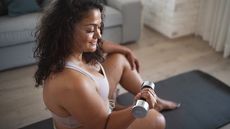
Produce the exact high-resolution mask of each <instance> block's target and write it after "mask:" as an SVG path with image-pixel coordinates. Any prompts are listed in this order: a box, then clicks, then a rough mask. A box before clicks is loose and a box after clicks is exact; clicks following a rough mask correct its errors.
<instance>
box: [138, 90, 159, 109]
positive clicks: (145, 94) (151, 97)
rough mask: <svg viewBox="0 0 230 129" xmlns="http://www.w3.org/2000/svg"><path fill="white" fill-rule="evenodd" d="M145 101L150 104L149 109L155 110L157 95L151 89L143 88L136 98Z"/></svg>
mask: <svg viewBox="0 0 230 129" xmlns="http://www.w3.org/2000/svg"><path fill="white" fill-rule="evenodd" d="M141 98H143V99H145V100H146V102H147V103H148V104H149V109H152V108H154V105H155V104H156V103H157V95H156V93H155V92H154V90H153V89H151V88H143V89H142V90H141V91H140V92H139V93H138V94H137V95H136V96H135V100H138V99H141Z"/></svg>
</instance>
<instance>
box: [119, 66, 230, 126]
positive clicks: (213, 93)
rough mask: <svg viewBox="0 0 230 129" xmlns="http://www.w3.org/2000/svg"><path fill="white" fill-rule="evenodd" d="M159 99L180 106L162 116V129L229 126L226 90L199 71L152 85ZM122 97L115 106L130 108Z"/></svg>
mask: <svg viewBox="0 0 230 129" xmlns="http://www.w3.org/2000/svg"><path fill="white" fill-rule="evenodd" d="M155 91H156V93H157V95H158V96H159V97H161V98H164V99H168V100H173V101H176V102H180V103H181V107H180V108H179V109H177V110H172V111H165V112H162V113H163V115H164V116H165V118H166V129H218V128H220V127H222V126H224V125H226V124H228V123H230V87H229V86H227V85H226V84H224V83H222V82H221V81H219V80H217V79H216V78H214V77H212V76H210V75H208V74H206V73H204V72H202V71H199V70H194V71H190V72H187V73H183V74H180V75H177V76H174V77H171V78H168V79H166V80H163V81H160V82H157V83H156V87H155ZM132 100H133V96H132V95H131V94H130V93H125V94H122V95H120V96H119V97H118V98H117V101H118V103H119V104H122V105H130V104H133V101H132Z"/></svg>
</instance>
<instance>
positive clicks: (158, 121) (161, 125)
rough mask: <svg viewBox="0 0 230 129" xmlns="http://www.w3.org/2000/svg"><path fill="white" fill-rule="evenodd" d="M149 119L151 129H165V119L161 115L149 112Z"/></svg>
mask: <svg viewBox="0 0 230 129" xmlns="http://www.w3.org/2000/svg"><path fill="white" fill-rule="evenodd" d="M149 117H151V118H149V119H152V122H151V123H152V125H150V126H152V128H153V129H165V125H166V122H165V117H164V116H163V115H162V114H161V113H159V112H157V111H156V110H150V111H149Z"/></svg>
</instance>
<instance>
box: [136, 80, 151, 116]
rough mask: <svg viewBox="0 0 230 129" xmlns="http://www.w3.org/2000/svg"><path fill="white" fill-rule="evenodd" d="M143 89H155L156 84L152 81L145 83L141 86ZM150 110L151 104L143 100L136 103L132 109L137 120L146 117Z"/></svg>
mask: <svg viewBox="0 0 230 129" xmlns="http://www.w3.org/2000/svg"><path fill="white" fill-rule="evenodd" d="M143 88H151V89H154V88H155V84H154V83H153V82H151V81H144V82H143V83H142V85H141V89H143ZM148 110H149V104H148V103H147V102H146V101H145V99H143V98H141V99H139V100H137V101H136V103H135V105H134V106H133V108H132V114H133V116H134V117H136V118H142V117H145V116H146V114H147V112H148Z"/></svg>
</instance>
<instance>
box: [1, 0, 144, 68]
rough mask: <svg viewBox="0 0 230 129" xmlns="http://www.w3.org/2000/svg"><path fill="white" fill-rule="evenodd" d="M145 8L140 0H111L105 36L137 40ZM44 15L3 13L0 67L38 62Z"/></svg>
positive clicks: (112, 39) (108, 1) (108, 0)
mask: <svg viewBox="0 0 230 129" xmlns="http://www.w3.org/2000/svg"><path fill="white" fill-rule="evenodd" d="M141 12H142V4H141V2H140V0H107V5H106V6H105V28H104V34H103V38H104V39H107V40H111V41H114V42H117V43H126V42H132V41H134V42H135V41H137V40H138V39H139V37H140V33H141ZM41 15H42V12H35V13H30V14H25V15H21V16H17V17H10V16H8V15H4V16H0V71H3V70H6V69H11V68H15V67H20V66H25V65H29V64H33V63H35V59H34V58H33V49H34V46H35V38H34V32H35V28H36V25H37V23H38V21H39V18H40V17H41Z"/></svg>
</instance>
